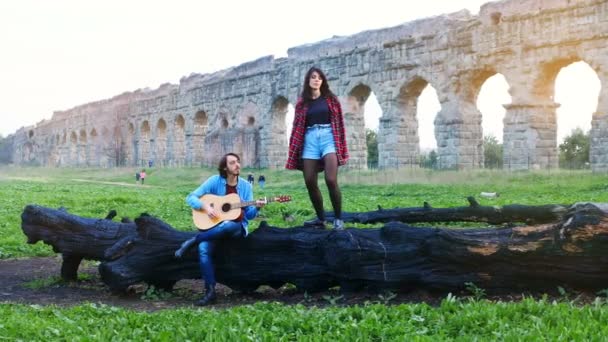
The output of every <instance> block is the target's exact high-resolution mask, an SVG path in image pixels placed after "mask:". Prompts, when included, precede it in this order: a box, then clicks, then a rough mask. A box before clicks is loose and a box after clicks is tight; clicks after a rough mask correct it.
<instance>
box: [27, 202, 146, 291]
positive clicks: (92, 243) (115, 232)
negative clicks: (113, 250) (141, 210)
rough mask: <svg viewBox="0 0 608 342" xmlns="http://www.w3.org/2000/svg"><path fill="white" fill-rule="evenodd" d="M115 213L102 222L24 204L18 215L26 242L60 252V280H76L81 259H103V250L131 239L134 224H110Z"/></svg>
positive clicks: (63, 211) (133, 233)
mask: <svg viewBox="0 0 608 342" xmlns="http://www.w3.org/2000/svg"><path fill="white" fill-rule="evenodd" d="M115 215H116V212H115V211H110V213H109V214H108V216H106V217H105V218H103V219H93V218H85V217H80V216H76V215H72V214H70V213H68V212H67V211H66V210H65V209H51V208H45V207H41V206H37V205H28V206H26V207H25V209H24V210H23V213H22V214H21V229H22V230H23V233H24V234H25V235H26V236H27V243H29V244H34V243H36V242H38V241H42V242H44V243H46V244H48V245H51V246H52V247H53V251H54V252H56V253H61V255H62V258H63V263H62V265H61V277H62V278H63V279H64V280H76V279H77V275H78V267H79V265H80V262H81V261H82V259H90V260H106V257H105V253H106V251H107V250H108V249H109V248H110V247H112V246H115V245H116V244H117V242H118V241H121V240H122V239H124V238H125V237H127V236H135V234H136V232H135V228H136V227H135V223H133V222H122V223H118V222H114V221H112V218H113V217H114V216H115Z"/></svg>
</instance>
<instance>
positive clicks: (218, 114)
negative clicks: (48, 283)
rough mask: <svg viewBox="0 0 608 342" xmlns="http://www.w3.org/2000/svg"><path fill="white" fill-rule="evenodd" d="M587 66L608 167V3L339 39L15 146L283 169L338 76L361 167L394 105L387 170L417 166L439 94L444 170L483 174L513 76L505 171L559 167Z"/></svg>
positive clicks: (597, 141)
mask: <svg viewBox="0 0 608 342" xmlns="http://www.w3.org/2000/svg"><path fill="white" fill-rule="evenodd" d="M576 61H584V62H586V63H587V64H588V65H589V66H591V68H593V69H594V70H595V72H596V73H597V75H598V77H599V79H600V82H601V84H602V85H603V87H602V88H601V91H600V96H599V102H598V108H597V110H596V112H595V113H594V114H593V119H592V129H591V165H592V169H593V170H594V171H600V170H601V171H605V170H608V113H607V110H608V90H607V89H608V88H606V86H605V85H606V84H608V0H511V1H501V2H496V3H488V4H486V5H484V6H482V8H481V9H480V12H479V15H477V16H472V15H471V14H470V13H469V12H468V11H461V12H456V13H452V14H449V15H443V16H438V17H433V18H427V19H422V20H417V21H414V22H410V23H406V24H404V25H400V26H396V27H391V28H386V29H380V30H374V31H366V32H362V33H359V34H355V35H352V36H348V37H334V38H331V39H328V40H325V41H321V42H317V43H314V44H309V45H303V46H298V47H294V48H291V49H289V51H288V57H286V58H278V59H275V58H273V57H272V56H268V57H263V58H260V59H258V60H255V61H252V62H248V63H245V64H242V65H239V66H237V67H233V68H230V69H227V70H223V71H219V72H215V73H213V74H204V75H200V74H193V75H191V76H188V77H184V78H182V79H181V80H180V83H179V85H173V84H164V85H161V86H160V87H159V88H158V89H155V90H137V91H134V92H127V93H123V94H121V95H118V96H115V97H113V98H111V99H106V100H102V101H98V102H93V103H87V104H84V105H81V106H78V107H75V108H73V109H70V110H67V111H61V112H55V113H54V115H53V117H52V119H50V120H44V121H42V122H39V123H38V124H36V125H35V126H32V127H24V128H22V129H20V130H19V131H17V132H16V133H15V134H14V135H12V136H11V137H10V139H12V142H13V161H14V163H16V164H28V163H29V164H38V165H47V166H85V165H89V166H103V167H106V166H114V165H116V164H122V165H129V166H136V165H145V164H147V161H148V160H154V161H155V163H156V165H201V164H202V165H215V163H216V159H217V156H218V155H220V154H223V153H224V152H227V151H235V152H237V153H239V154H240V155H241V156H242V158H243V164H244V165H245V166H255V167H270V168H279V167H282V166H283V165H284V162H285V160H286V155H287V140H286V137H285V136H286V135H285V129H286V128H285V127H286V125H285V115H286V113H287V110H288V105H289V103H294V102H295V100H296V98H297V96H298V93H299V91H300V87H301V81H302V79H303V76H304V74H305V72H306V71H307V70H308V68H309V67H310V66H312V65H316V66H319V67H321V68H322V69H324V70H325V72H326V73H327V75H328V77H329V81H330V84H331V86H332V89H333V90H334V92H335V93H336V94H338V95H339V97H340V101H341V102H342V104H343V108H344V112H345V121H346V125H347V134H348V136H347V141H348V143H349V148H350V151H351V161H350V163H349V164H350V167H354V168H365V167H366V165H367V160H366V158H367V154H366V144H365V129H364V112H363V110H364V106H363V105H364V103H365V101H366V100H367V98H368V96H369V95H370V92H371V91H373V92H374V94H375V95H376V96H377V99H378V102H379V104H380V106H381V108H382V112H383V114H382V117H381V118H380V125H379V131H378V149H379V166H380V167H382V168H396V167H404V166H408V165H411V164H416V163H417V158H418V154H419V147H418V141H419V138H418V123H417V119H416V105H417V99H418V96H419V95H420V93H421V91H422V90H423V89H424V87H425V86H426V85H427V84H431V85H432V86H433V87H434V88H435V89H436V91H437V94H438V98H439V102H440V104H441V110H440V111H439V113H437V116H436V119H435V137H436V140H437V144H438V155H439V160H440V164H441V165H440V166H441V167H442V168H456V169H468V168H476V167H480V166H483V151H482V139H483V137H482V128H481V113H480V112H479V110H478V109H477V106H476V98H477V95H478V93H479V91H480V87H481V85H482V84H483V83H484V81H485V80H487V79H488V78H489V77H491V76H493V75H495V74H497V73H500V74H502V75H503V76H504V77H505V79H506V80H507V82H508V83H509V86H510V89H509V93H510V95H511V97H512V103H510V104H507V105H505V108H506V115H505V118H504V135H503V141H504V156H505V168H509V169H537V168H555V167H557V162H558V158H557V148H556V127H557V123H556V108H557V107H558V106H559V104H557V103H555V102H554V100H553V93H554V84H555V78H556V76H557V73H558V72H559V71H560V69H561V68H562V67H565V66H567V65H569V64H571V63H573V62H576Z"/></svg>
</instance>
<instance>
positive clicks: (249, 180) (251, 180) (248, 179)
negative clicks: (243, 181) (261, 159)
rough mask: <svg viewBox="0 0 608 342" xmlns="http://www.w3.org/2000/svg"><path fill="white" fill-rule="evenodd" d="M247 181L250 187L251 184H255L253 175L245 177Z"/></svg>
mask: <svg viewBox="0 0 608 342" xmlns="http://www.w3.org/2000/svg"><path fill="white" fill-rule="evenodd" d="M247 181H248V182H249V184H251V185H253V183H254V182H255V178H253V175H252V174H251V173H250V174H248V175H247Z"/></svg>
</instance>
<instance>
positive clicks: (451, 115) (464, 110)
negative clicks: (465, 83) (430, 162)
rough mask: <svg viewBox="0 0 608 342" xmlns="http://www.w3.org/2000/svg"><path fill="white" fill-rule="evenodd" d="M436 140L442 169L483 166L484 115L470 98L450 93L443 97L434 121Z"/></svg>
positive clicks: (439, 165) (439, 163)
mask: <svg viewBox="0 0 608 342" xmlns="http://www.w3.org/2000/svg"><path fill="white" fill-rule="evenodd" d="M435 138H436V139H437V156H438V158H439V160H438V167H439V168H440V169H458V170H462V169H474V168H482V167H483V165H484V159H483V131H482V128H481V112H479V110H478V109H477V106H476V104H475V103H474V102H473V100H472V97H471V96H467V95H465V94H463V93H450V94H448V96H446V97H444V100H443V101H441V110H440V111H439V114H437V117H436V118H435Z"/></svg>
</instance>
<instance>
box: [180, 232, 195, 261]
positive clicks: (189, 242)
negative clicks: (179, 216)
mask: <svg viewBox="0 0 608 342" xmlns="http://www.w3.org/2000/svg"><path fill="white" fill-rule="evenodd" d="M195 242H196V236H195V237H193V238H190V239H188V240H186V241H184V242H183V243H182V246H181V247H180V248H179V249H178V250H176V251H175V257H176V258H181V257H182V255H184V253H186V251H187V250H188V248H190V247H191V246H192V245H194V243H195Z"/></svg>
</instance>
